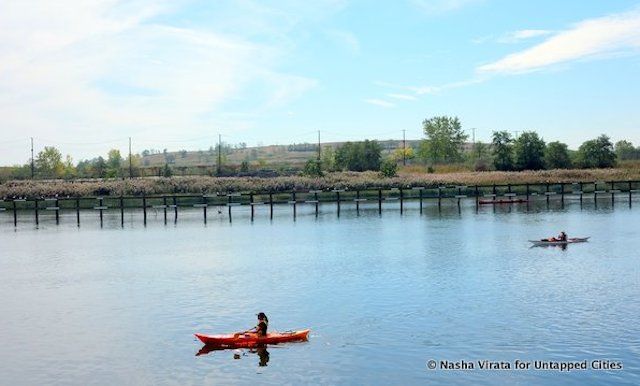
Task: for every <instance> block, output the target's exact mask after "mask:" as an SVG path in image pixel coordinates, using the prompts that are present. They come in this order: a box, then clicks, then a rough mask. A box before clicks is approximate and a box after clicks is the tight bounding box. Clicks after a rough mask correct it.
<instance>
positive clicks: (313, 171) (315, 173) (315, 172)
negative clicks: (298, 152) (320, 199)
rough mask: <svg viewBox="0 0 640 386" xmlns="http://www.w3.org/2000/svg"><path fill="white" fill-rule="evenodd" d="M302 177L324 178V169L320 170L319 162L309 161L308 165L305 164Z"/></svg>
mask: <svg viewBox="0 0 640 386" xmlns="http://www.w3.org/2000/svg"><path fill="white" fill-rule="evenodd" d="M302 175H304V176H308V177H322V169H321V168H320V163H319V162H318V160H315V159H310V160H307V163H306V164H304V169H303V170H302Z"/></svg>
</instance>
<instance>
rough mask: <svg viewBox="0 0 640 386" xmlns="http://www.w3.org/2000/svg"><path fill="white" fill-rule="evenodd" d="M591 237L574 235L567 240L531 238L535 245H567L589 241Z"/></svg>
mask: <svg viewBox="0 0 640 386" xmlns="http://www.w3.org/2000/svg"><path fill="white" fill-rule="evenodd" d="M589 239H590V237H572V238H570V239H567V240H566V241H545V240H529V242H530V243H533V245H566V244H573V243H584V242H587V241H589Z"/></svg>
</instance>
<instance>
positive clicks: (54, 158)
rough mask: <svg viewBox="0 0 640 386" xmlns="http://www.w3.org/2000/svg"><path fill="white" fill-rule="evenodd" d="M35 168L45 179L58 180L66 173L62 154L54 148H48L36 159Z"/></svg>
mask: <svg viewBox="0 0 640 386" xmlns="http://www.w3.org/2000/svg"><path fill="white" fill-rule="evenodd" d="M35 166H36V169H37V171H38V174H40V175H41V176H43V177H49V178H57V177H61V176H62V174H63V172H64V164H63V163H62V153H60V151H59V150H58V149H56V148H55V147H53V146H46V147H45V148H44V149H43V150H42V151H41V152H40V153H38V156H37V157H36V159H35Z"/></svg>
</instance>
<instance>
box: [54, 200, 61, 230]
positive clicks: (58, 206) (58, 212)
mask: <svg viewBox="0 0 640 386" xmlns="http://www.w3.org/2000/svg"><path fill="white" fill-rule="evenodd" d="M54 202H55V204H54V205H55V211H56V225H58V224H60V201H59V200H58V199H57V198H56V200H55V201H54Z"/></svg>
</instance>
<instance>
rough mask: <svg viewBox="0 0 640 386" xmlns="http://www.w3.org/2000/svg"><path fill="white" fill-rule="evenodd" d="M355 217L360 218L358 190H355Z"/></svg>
mask: <svg viewBox="0 0 640 386" xmlns="http://www.w3.org/2000/svg"><path fill="white" fill-rule="evenodd" d="M356 216H360V190H356Z"/></svg>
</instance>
